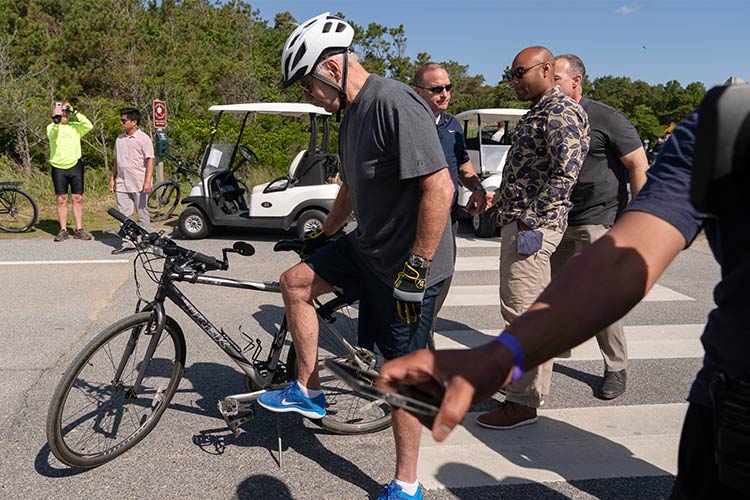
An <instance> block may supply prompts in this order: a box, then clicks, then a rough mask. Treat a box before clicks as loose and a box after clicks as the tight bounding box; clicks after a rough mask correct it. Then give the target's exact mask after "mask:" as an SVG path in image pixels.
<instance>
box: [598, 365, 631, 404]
mask: <svg viewBox="0 0 750 500" xmlns="http://www.w3.org/2000/svg"><path fill="white" fill-rule="evenodd" d="M626 380H627V376H626V374H625V370H620V371H619V372H609V371H608V372H605V373H604V380H603V381H602V385H601V387H600V388H599V393H598V394H597V397H598V398H600V399H615V398H616V397H617V396H621V395H622V393H624V392H625V382H626Z"/></svg>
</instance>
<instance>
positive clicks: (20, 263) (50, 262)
mask: <svg viewBox="0 0 750 500" xmlns="http://www.w3.org/2000/svg"><path fill="white" fill-rule="evenodd" d="M130 262H133V261H132V260H124V259H117V260H114V259H109V260H19V261H14V262H0V266H46V265H62V264H127V263H130Z"/></svg>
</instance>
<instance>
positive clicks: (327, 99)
mask: <svg viewBox="0 0 750 500" xmlns="http://www.w3.org/2000/svg"><path fill="white" fill-rule="evenodd" d="M353 37H354V30H353V29H352V27H351V26H350V25H349V24H348V23H347V22H346V21H344V20H343V19H340V18H338V17H334V16H331V15H329V14H328V13H324V14H321V15H319V16H316V17H314V18H312V19H310V20H308V21H305V22H303V23H302V24H300V26H299V27H298V28H297V29H295V30H294V32H293V33H292V34H291V35H290V36H289V39H288V40H287V42H286V44H285V45H284V50H283V52H282V56H281V68H282V75H283V82H282V84H283V85H284V86H285V87H288V86H290V85H292V84H294V83H299V84H300V86H301V87H302V89H303V91H304V96H305V99H307V100H309V101H311V102H314V103H315V104H317V105H318V106H321V107H323V108H325V109H326V111H329V112H331V113H334V112H336V113H339V114H340V112H341V111H342V110H343V109H344V108H346V115H345V116H344V118H343V120H342V121H341V128H340V130H339V154H340V155H341V162H342V163H341V179H342V182H343V184H342V186H341V189H340V190H339V194H338V197H337V198H336V201H335V203H334V207H333V209H332V210H331V213H330V214H328V218H327V219H326V221H325V224H324V225H323V228H322V230H317V231H312V232H310V233H308V235H307V236H306V237H305V248H304V249H303V253H304V254H305V255H308V257H307V258H306V259H305V260H304V262H302V263H300V264H297V265H296V266H294V267H292V268H291V269H289V270H287V271H286V272H285V273H284V274H283V275H282V276H281V279H280V282H281V287H282V294H283V297H284V305H285V307H286V311H287V321H288V327H289V331H290V332H291V334H292V337H293V341H294V345H295V347H296V349H297V353H298V361H297V368H298V370H297V372H298V377H297V380H295V381H293V382H292V383H291V384H290V385H289V386H288V387H287V388H286V389H284V390H283V391H271V392H267V393H265V394H262V395H261V396H260V397H259V398H258V403H259V404H260V405H261V406H263V407H264V408H267V409H269V410H271V411H277V412H284V411H293V412H297V413H301V414H302V415H305V416H307V417H309V418H322V417H323V416H325V412H326V402H325V397H324V395H323V393H322V391H321V389H320V387H321V386H320V378H319V375H318V370H317V356H318V353H317V351H318V328H319V325H318V319H317V316H316V313H315V309H314V307H313V300H314V299H315V298H316V297H318V296H320V295H323V294H325V293H330V292H333V291H334V290H336V291H338V292H340V293H342V294H343V295H344V296H345V297H346V299H347V300H348V301H350V302H354V301H356V300H359V321H358V329H359V344H360V345H361V346H362V347H365V348H368V349H373V348H374V346H375V345H377V346H378V349H379V350H380V352H381V353H382V354H383V356H384V357H385V358H386V359H393V358H397V357H399V356H402V355H404V354H407V353H409V352H412V351H415V350H417V349H419V348H422V347H425V346H426V345H427V341H428V339H429V336H430V326H431V323H432V315H433V311H434V308H435V299H436V297H437V296H438V294H439V293H440V290H441V288H442V286H443V282H444V280H445V279H446V278H448V277H449V276H451V274H452V273H453V245H452V233H451V228H450V216H449V212H450V207H451V203H452V201H453V194H454V188H453V182H452V181H451V176H450V173H449V171H448V168H447V165H446V161H445V156H444V154H443V150H442V148H441V146H440V141H439V140H438V136H437V132H436V129H435V122H434V118H433V114H432V111H431V110H430V108H429V107H428V106H427V104H426V103H425V102H424V100H423V99H422V98H421V97H419V95H417V94H416V92H414V90H413V89H412V88H410V87H408V86H406V85H404V84H403V83H401V82H397V81H395V80H390V79H387V78H383V77H381V76H378V75H371V74H369V73H368V72H367V71H366V70H365V69H364V67H362V65H361V64H360V63H359V62H358V60H357V56H356V54H354V53H352V52H351V51H350V47H351V44H352V40H353ZM352 211H353V212H354V214H355V216H356V218H357V228H356V230H355V231H353V232H351V233H349V234H346V235H345V236H343V237H341V238H338V239H331V238H330V236H333V235H334V234H336V233H338V232H339V231H340V229H341V228H342V227H343V226H344V224H345V222H346V221H347V219H348V218H349V216H350V215H351V213H352ZM393 433H394V439H395V443H396V473H395V478H394V479H393V481H391V482H390V483H389V484H387V485H385V487H384V489H383V492H382V493H381V495H380V497H379V498H380V499H392V500H397V499H421V498H422V492H421V489H420V488H419V483H418V481H417V458H418V455H419V439H420V436H421V424H420V423H419V421H417V419H416V418H415V417H414V416H412V415H411V414H409V413H407V412H405V411H404V410H398V409H394V411H393Z"/></svg>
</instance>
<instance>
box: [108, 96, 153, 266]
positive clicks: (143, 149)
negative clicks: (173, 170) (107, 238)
mask: <svg viewBox="0 0 750 500" xmlns="http://www.w3.org/2000/svg"><path fill="white" fill-rule="evenodd" d="M140 122H141V113H140V111H138V110H137V109H134V108H124V109H121V110H120V123H121V124H122V129H123V131H124V133H123V134H120V136H119V137H118V138H117V141H115V164H114V166H113V167H112V175H111V176H110V178H109V190H110V191H112V192H114V193H115V200H116V201H117V210H119V211H120V212H121V213H122V214H123V215H125V216H127V217H132V216H133V212H134V211H135V212H137V213H138V223H139V224H140V225H141V226H143V228H144V229H146V230H148V228H149V225H150V223H151V219H150V218H149V216H148V210H147V208H146V201H147V200H148V194H149V193H150V192H151V179H152V177H153V175H154V145H153V143H152V142H151V138H150V137H149V136H148V134H146V133H145V132H143V131H142V130H141V129H139V128H138V125H139V124H140ZM132 251H135V248H134V247H133V244H132V243H131V242H130V241H127V240H123V242H122V246H121V247H120V248H115V249H114V250H112V253H113V254H119V253H123V252H132Z"/></svg>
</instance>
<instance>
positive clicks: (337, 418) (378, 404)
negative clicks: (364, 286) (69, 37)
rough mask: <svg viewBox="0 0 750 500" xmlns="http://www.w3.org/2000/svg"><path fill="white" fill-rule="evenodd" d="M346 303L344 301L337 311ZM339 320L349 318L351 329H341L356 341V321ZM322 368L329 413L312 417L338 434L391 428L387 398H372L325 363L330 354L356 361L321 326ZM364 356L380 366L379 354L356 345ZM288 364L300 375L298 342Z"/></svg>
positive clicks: (321, 381) (319, 348) (291, 370)
mask: <svg viewBox="0 0 750 500" xmlns="http://www.w3.org/2000/svg"><path fill="white" fill-rule="evenodd" d="M344 307H346V305H345V304H342V306H340V307H339V308H338V309H337V311H340V310H341V309H343V308H344ZM338 320H339V322H340V323H341V322H345V321H346V322H347V331H346V332H342V331H341V330H342V328H338V329H337V331H338V332H339V334H341V335H342V336H343V337H344V338H347V339H348V340H349V342H350V343H351V342H353V341H356V338H357V331H356V328H354V325H353V322H352V321H347V320H345V319H344V318H338ZM318 346H319V347H318V362H319V364H318V370H319V375H320V383H321V388H322V389H323V394H325V397H326V416H325V417H323V418H322V419H315V420H312V421H313V422H315V423H317V424H318V425H320V426H321V427H323V428H324V429H327V430H330V431H332V432H335V433H337V434H368V433H371V432H377V431H381V430H383V429H387V428H388V427H390V425H391V407H390V405H389V404H388V403H386V402H385V401H382V400H379V401H372V400H371V399H369V398H367V397H365V396H363V395H361V394H359V393H356V392H354V391H353V390H352V389H351V387H349V386H348V385H347V384H346V383H344V382H343V381H341V380H340V379H338V378H337V377H335V376H334V375H333V374H332V373H331V372H330V371H328V369H327V368H325V367H324V366H323V360H324V359H326V358H335V359H337V360H339V361H342V362H344V363H352V364H354V363H353V361H352V354H351V353H350V352H347V351H345V350H344V349H343V347H341V346H340V344H339V343H338V342H335V341H333V339H332V337H331V335H330V334H329V333H328V332H326V331H325V329H324V328H322V329H321V332H320V336H319V341H318ZM355 349H356V351H357V354H358V356H359V357H360V359H369V360H372V363H371V364H370V366H369V368H370V369H375V368H376V363H375V361H374V360H375V359H376V355H375V354H374V353H373V352H372V351H369V350H367V349H364V348H361V347H355ZM286 366H287V368H288V370H289V372H290V373H291V377H292V378H294V379H296V378H297V375H298V373H297V351H296V350H295V348H294V344H292V345H291V346H290V347H289V353H288V354H287V361H286Z"/></svg>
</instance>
